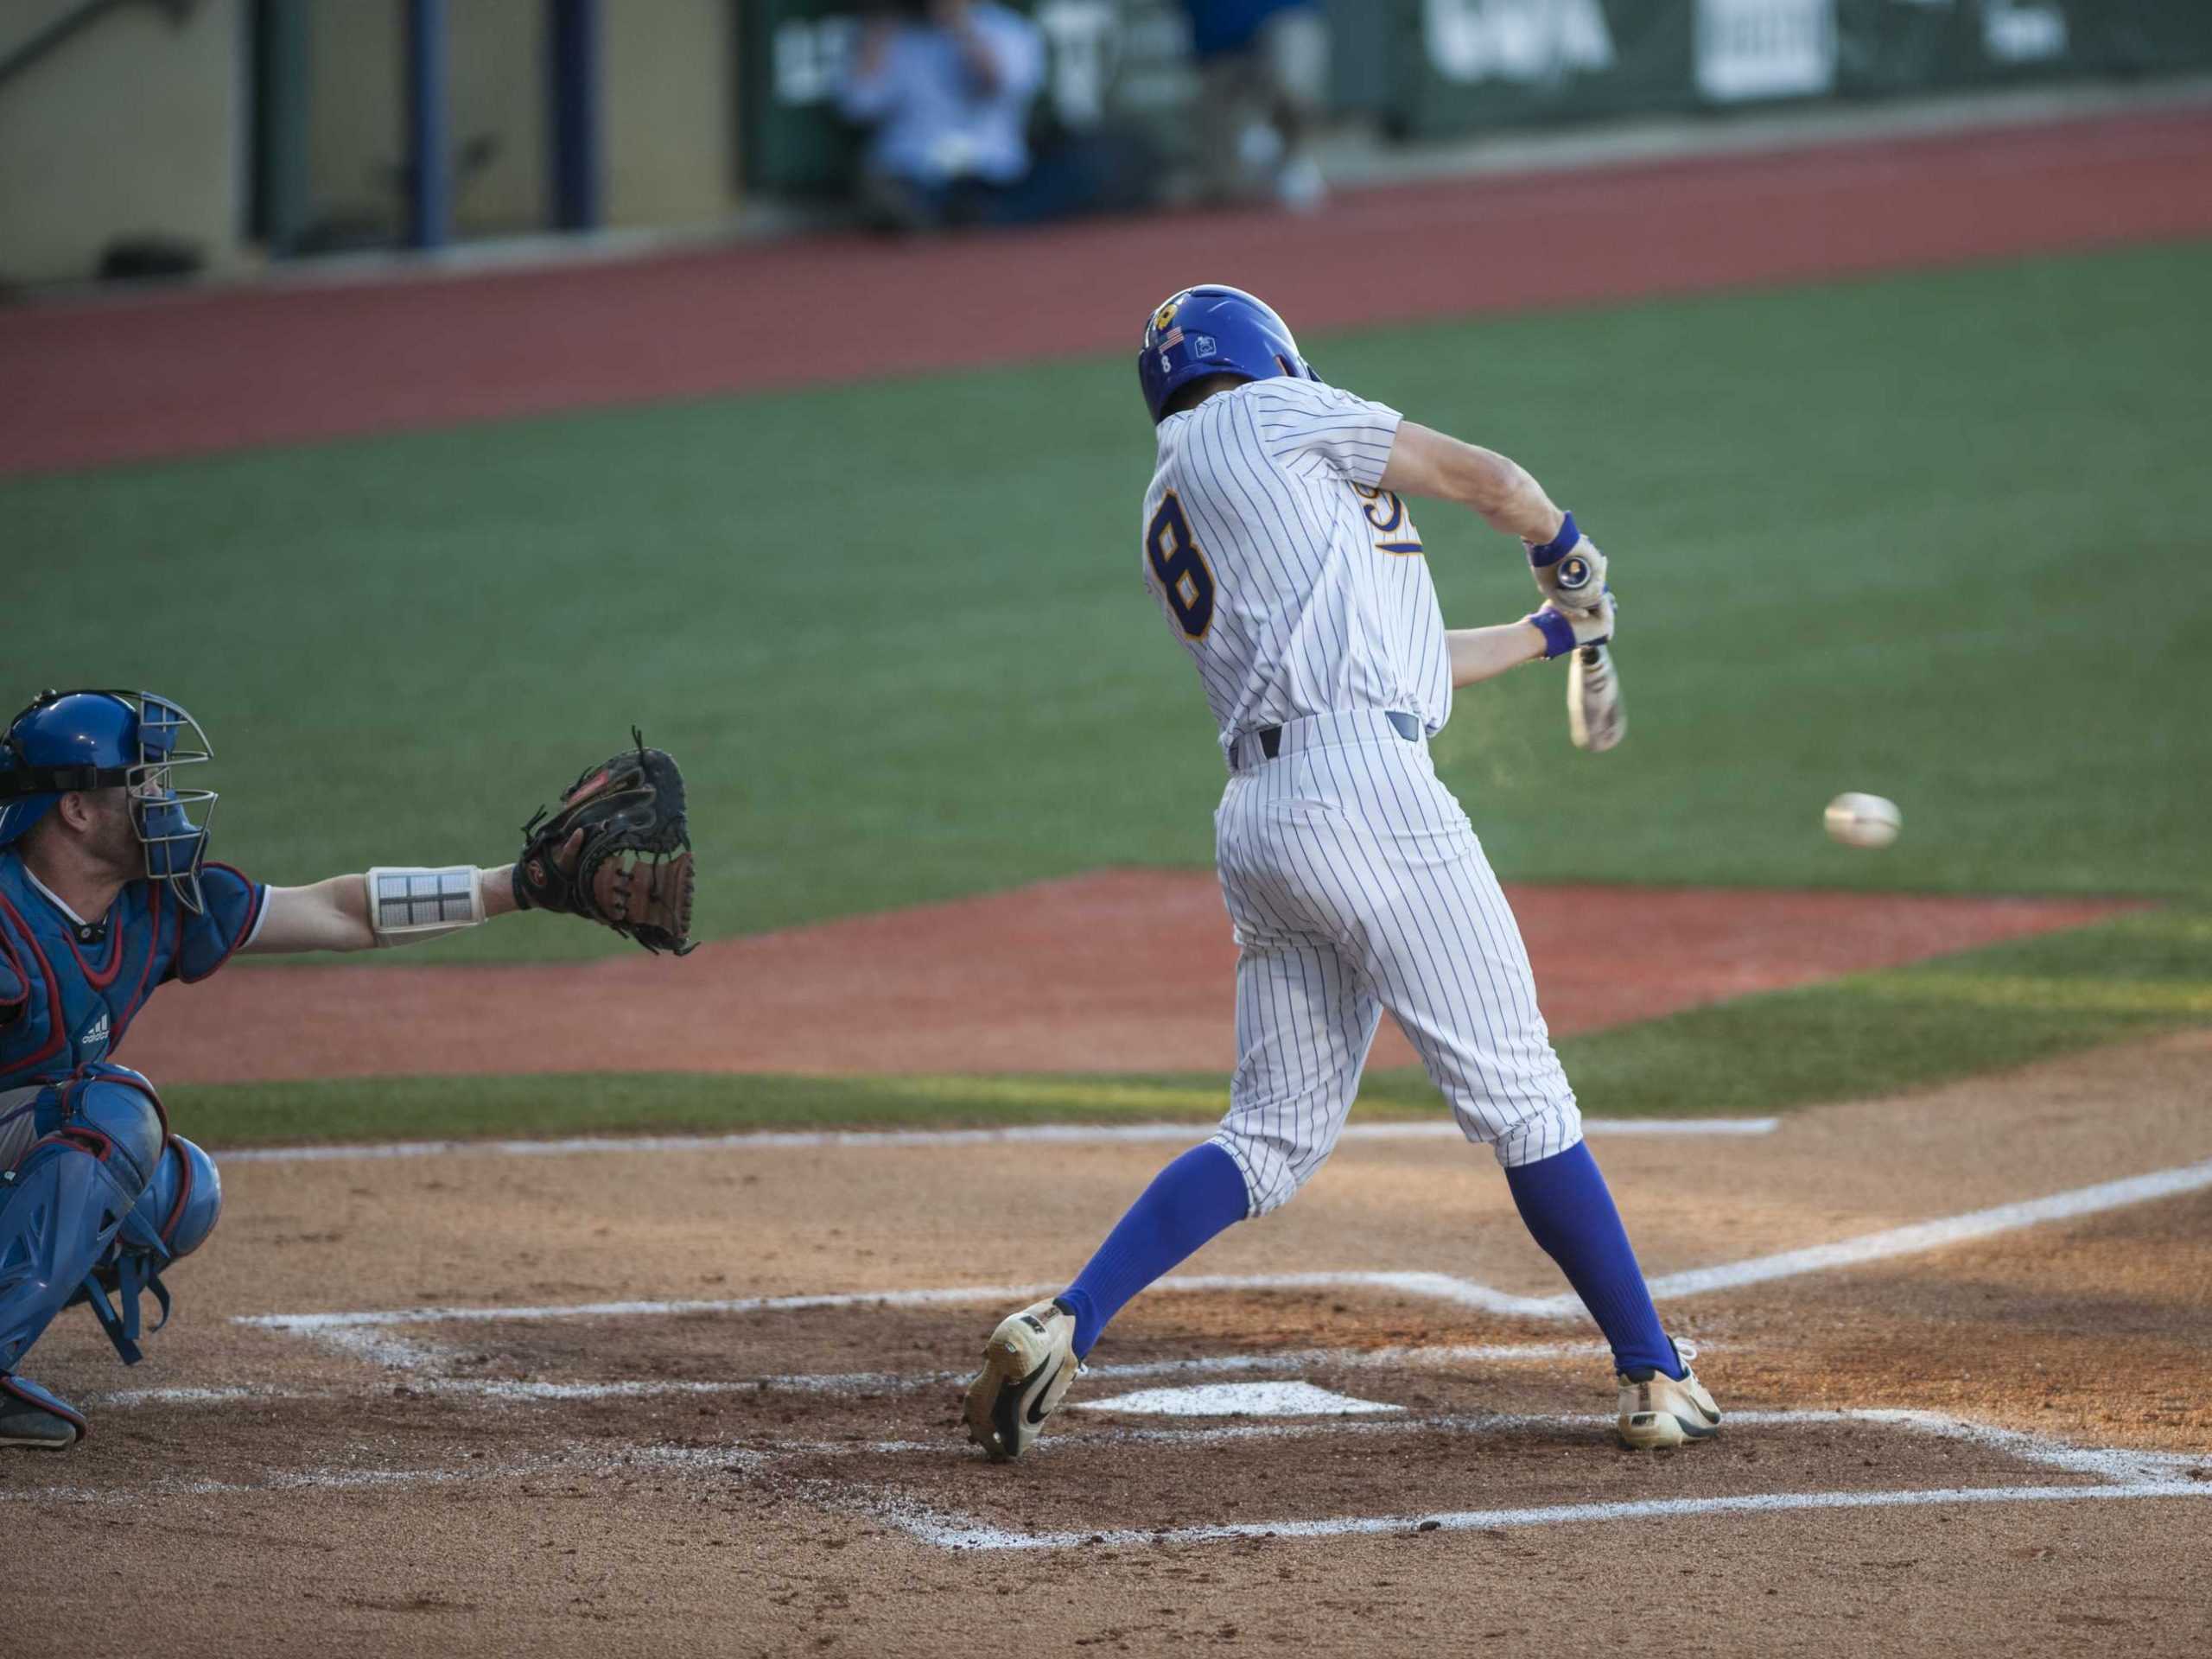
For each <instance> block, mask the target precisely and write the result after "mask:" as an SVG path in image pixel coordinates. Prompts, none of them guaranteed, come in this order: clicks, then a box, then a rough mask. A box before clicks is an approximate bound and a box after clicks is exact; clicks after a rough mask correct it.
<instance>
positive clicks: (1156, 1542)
mask: <svg viewBox="0 0 2212 1659" xmlns="http://www.w3.org/2000/svg"><path fill="white" fill-rule="evenodd" d="M2145 1497H2198V1498H2202V1497H2212V1486H2208V1485H2205V1484H2200V1483H2197V1482H2194V1481H2187V1480H2177V1481H2163V1482H2158V1483H2156V1484H2149V1483H2145V1484H2132V1485H2118V1486H1949V1487H1940V1488H1934V1489H1929V1488H1916V1489H1911V1490H1907V1491H1875V1492H1842V1491H1809V1492H1752V1493H1745V1494H1742V1495H1739V1496H1736V1497H1669V1498H1643V1499H1638V1500H1636V1501H1634V1502H1624V1503H1560V1504H1551V1505H1546V1506H1541V1507H1538V1508H1534V1509H1522V1510H1452V1511H1447V1512H1445V1513H1443V1514H1436V1515H1388V1516H1338V1517H1335V1518H1332V1519H1329V1520H1324V1521H1253V1522H1236V1523H1230V1524H1224V1525H1220V1526H1204V1527H1173V1528H1162V1529H1159V1530H1156V1531H1130V1530H1122V1531H1116V1532H1054V1533H1021V1532H1007V1531H1003V1530H1001V1529H998V1528H995V1527H987V1526H982V1525H979V1524H976V1523H975V1522H968V1521H964V1520H962V1519H959V1518H957V1517H945V1516H938V1515H937V1514H935V1513H934V1512H932V1511H929V1510H918V1509H914V1508H911V1507H909V1506H906V1505H903V1504H886V1505H883V1506H881V1507H880V1508H876V1509H872V1510H869V1511H868V1512H869V1513H870V1514H871V1515H873V1516H875V1517H876V1518H877V1519H879V1520H882V1521H886V1522H889V1523H890V1524H891V1525H893V1526H895V1527H897V1528H899V1529H900V1530H901V1531H904V1532H906V1533H909V1534H911V1535H913V1536H914V1537H916V1538H918V1539H919V1540H921V1541H923V1542H924V1543H928V1544H935V1545H937V1546H938V1548H944V1549H969V1550H1009V1549H1011V1550H1032V1549H1072V1548H1081V1547H1082V1546H1084V1545H1090V1546H1093V1547H1096V1546H1100V1545H1103V1546H1106V1547H1109V1548H1115V1547H1126V1546H1128V1545H1135V1544H1141V1545H1148V1546H1153V1547H1155V1548H1156V1547H1159V1546H1161V1545H1173V1544H1201V1543H1216V1542H1220V1541H1225V1540H1229V1539H1236V1538H1283V1539H1294V1538H1337V1537H1344V1536H1347V1535H1361V1534H1367V1535H1373V1534H1377V1533H1386V1534H1387V1533H1412V1532H1424V1531H1425V1532H1436V1531H1444V1532H1466V1531H1483V1530H1488V1529H1500V1530H1502V1529H1507V1528H1517V1527H1540V1526H1560V1525H1566V1524H1569V1523H1571V1522H1578V1521H1583V1522H1588V1521H1647V1520H1671V1519H1681V1518H1688V1517H1692V1516H1708V1515H1729V1514H1746V1513H1768V1514H1773V1513H1778V1512H1783V1511H1787V1510H1859V1509H1891V1508H1904V1507H1910V1506H1915V1505H1922V1504H1935V1503H2080V1502H2084V1501H2096V1500H2105V1501H2113V1500H2118V1499H2126V1498H2145Z"/></svg>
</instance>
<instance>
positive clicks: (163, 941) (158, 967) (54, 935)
mask: <svg viewBox="0 0 2212 1659" xmlns="http://www.w3.org/2000/svg"><path fill="white" fill-rule="evenodd" d="M200 890H201V892H202V893H204V894H205V895H206V901H207V909H206V911H205V912H204V913H202V914H200V915H197V916H195V915H194V914H193V913H192V912H190V911H188V910H187V909H185V908H184V906H181V905H180V904H178V903H177V901H176V897H175V894H174V893H171V892H170V891H169V888H168V883H167V882H166V881H144V880H140V881H132V882H130V883H129V884H128V885H126V886H125V887H124V889H123V891H122V893H120V894H118V896H117V898H116V900H115V903H114V904H113V905H112V906H110V907H109V910H108V913H107V914H106V915H105V917H102V918H99V920H98V921H97V922H95V923H92V925H86V923H85V922H81V921H79V920H77V919H76V918H73V917H72V916H71V915H70V913H69V912H68V911H67V910H66V909H65V908H64V907H63V906H62V904H61V902H60V899H56V898H54V895H53V894H52V893H48V891H47V890H46V889H45V887H42V886H41V884H40V882H39V881H38V880H37V878H36V877H35V876H34V875H32V874H31V873H30V872H29V870H27V869H25V868H23V861H22V857H21V856H20V855H18V854H17V853H16V850H15V849H13V848H10V849H6V850H4V851H0V1001H5V1002H9V1003H12V1004H13V1006H14V1009H15V1017H14V1018H13V1019H11V1020H8V1021H7V1023H6V1024H4V1025H0V1090H8V1089H13V1088H16V1087H19V1086H20V1085H22V1084H28V1083H30V1082H32V1081H33V1080H35V1079H36V1078H40V1077H65V1076H67V1074H69V1073H70V1072H72V1071H75V1070H76V1069H77V1068H78V1067H79V1066H81V1065H87V1064H89V1063H90V1062H92V1061H93V1060H104V1059H108V1058H111V1057H112V1056H113V1055H114V1054H115V1052H116V1051H117V1050H118V1049H119V1048H121V1047H122V1046H123V1037H124V1033H125V1032H126V1031H128V1030H129V1029H130V1021H131V1020H132V1019H133V1018H135V1017H136V1016H137V1013H138V1010H139V1009H140V1008H142V1007H145V1005H146V999H147V998H148V997H149V996H151V995H153V994H154V988H155V987H156V986H157V985H162V984H166V983H167V982H168V981H170V980H172V979H179V980H183V981H184V982H187V983H190V982H192V981H194V980H200V979H205V978H207V976H208V975H210V974H212V973H213V972H214V971H215V970H216V969H218V968H220V967H221V966H222V965H223V964H224V963H226V962H228V961H229V960H230V959H231V957H232V953H233V952H235V951H236V950H238V948H239V947H240V946H241V945H243V944H246V943H247V942H248V941H250V940H251V938H253V936H254V933H255V931H256V930H257V928H258V927H259V926H260V924H261V918H262V915H263V913H264V910H265V909H266V907H267V900H268V896H269V889H268V888H267V887H264V886H263V885H262V884H261V883H259V882H257V881H251V880H247V879H246V878H245V876H243V875H241V874H238V871H236V870H234V869H232V868H231V867H230V866H229V865H227V864H209V865H207V867H206V868H205V870H204V871H203V873H202V874H201V877H200ZM6 1013H7V1009H6V1008H3V1007H0V1016H4V1015H5V1014H6Z"/></svg>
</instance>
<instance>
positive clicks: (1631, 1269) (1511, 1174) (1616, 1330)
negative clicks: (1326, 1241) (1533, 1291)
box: [1505, 1141, 1682, 1376]
mask: <svg viewBox="0 0 2212 1659" xmlns="http://www.w3.org/2000/svg"><path fill="white" fill-rule="evenodd" d="M1505 1184H1506V1185H1508V1186H1510V1187H1511V1188H1512V1189H1513V1202H1514V1203H1515V1205H1517V1206H1518V1207H1519V1209H1520V1211H1521V1219H1522V1221H1523V1222H1525V1223H1527V1224H1528V1227H1529V1232H1530V1233H1531V1234H1532V1235H1533V1236H1535V1241H1536V1243H1538V1244H1540V1245H1541V1246H1542V1247H1543V1251H1544V1254H1545V1255H1548V1256H1549V1257H1551V1259H1552V1260H1553V1261H1554V1262H1558V1263H1559V1265H1560V1271H1561V1272H1563V1273H1565V1274H1567V1283H1569V1284H1571V1285H1573V1287H1574V1294H1576V1295H1578V1296H1580V1298H1581V1299H1582V1305H1583V1306H1585V1307H1586V1308H1588V1309H1589V1310H1590V1313H1591V1316H1592V1318H1593V1319H1596V1320H1597V1321H1598V1328H1599V1330H1601V1331H1603V1332H1605V1340H1606V1341H1607V1342H1609V1343H1611V1344H1612V1345H1613V1369H1614V1370H1618V1371H1630V1372H1632V1371H1643V1370H1660V1371H1663V1372H1665V1373H1666V1375H1668V1376H1681V1374H1682V1363H1681V1360H1680V1359H1679V1358H1678V1357H1676V1356H1675V1344H1673V1343H1671V1342H1669V1341H1668V1340H1667V1333H1666V1332H1664V1331H1663V1330H1662V1329H1661V1328H1660V1325H1659V1312H1658V1310H1657V1309H1656V1308H1655V1307H1653V1306H1651V1293H1650V1291H1649V1290H1648V1289H1646V1288H1645V1287H1644V1283H1643V1270H1642V1269H1641V1268H1638V1267H1637V1265H1636V1252H1635V1250H1634V1249H1630V1245H1629V1242H1628V1233H1627V1230H1625V1229H1624V1228H1623V1227H1622V1225H1621V1217H1620V1211H1618V1210H1616V1209H1614V1208H1613V1195H1612V1194H1611V1192H1607V1191H1606V1189H1605V1177H1604V1176H1603V1175H1602V1174H1600V1173H1599V1171H1598V1160H1596V1159H1594V1158H1592V1156H1591V1155H1590V1148H1589V1147H1587V1146H1586V1145H1585V1144H1583V1143H1582V1142H1581V1141H1576V1142H1575V1143H1574V1145H1573V1146H1572V1147H1568V1148H1567V1150H1566V1151H1565V1152H1562V1153H1559V1154H1555V1155H1554V1156H1553V1157H1549V1158H1540V1159H1538V1160H1536V1161H1535V1163H1533V1164H1522V1165H1519V1166H1516V1167H1512V1168H1509V1169H1508V1170H1507V1171H1506V1172H1505Z"/></svg>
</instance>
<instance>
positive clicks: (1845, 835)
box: [1821, 792, 1904, 847]
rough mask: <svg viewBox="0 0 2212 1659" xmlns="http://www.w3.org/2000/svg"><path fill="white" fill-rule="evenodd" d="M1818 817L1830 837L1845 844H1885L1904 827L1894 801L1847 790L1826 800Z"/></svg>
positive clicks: (1855, 845)
mask: <svg viewBox="0 0 2212 1659" xmlns="http://www.w3.org/2000/svg"><path fill="white" fill-rule="evenodd" d="M1821 823H1824V824H1826V825H1827V832H1828V838H1829V839H1830V840H1831V841H1840V842H1842V843H1843V844H1844V845H1845V846H1847V847H1886V846H1888V845H1889V844H1890V843H1891V842H1893V841H1895V840H1896V839H1897V831H1898V830H1899V829H1902V828H1904V814H1903V813H1901V812H1899V811H1898V810H1897V803H1896V802H1895V801H1885V800H1884V799H1883V798H1881V797H1880V796H1879V795H1860V794H1858V793H1856V792H1849V793H1846V794H1842V795H1839V796H1837V797H1836V798H1835V799H1834V800H1832V801H1830V802H1829V803H1828V809H1827V811H1826V812H1824V813H1822V814H1821Z"/></svg>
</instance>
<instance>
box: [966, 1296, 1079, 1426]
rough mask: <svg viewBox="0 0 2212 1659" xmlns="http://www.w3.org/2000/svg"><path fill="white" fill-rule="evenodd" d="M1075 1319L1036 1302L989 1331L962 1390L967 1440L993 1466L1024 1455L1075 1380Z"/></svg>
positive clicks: (1054, 1304) (1056, 1307)
mask: <svg viewBox="0 0 2212 1659" xmlns="http://www.w3.org/2000/svg"><path fill="white" fill-rule="evenodd" d="M1075 1373H1076V1357H1075V1315H1074V1314H1073V1313H1071V1312H1070V1311H1069V1310H1068V1309H1067V1308H1065V1307H1064V1306H1061V1305H1060V1304H1059V1303H1058V1302H1057V1301H1051V1302H1038V1303H1035V1304H1034V1305H1033V1306H1028V1307H1025V1308H1023V1309H1022V1310H1021V1312H1020V1313H1015V1314H1013V1315H1011V1316H1010V1317H1008V1318H1007V1319H1003V1320H1001V1322H1000V1324H999V1328H998V1329H997V1330H995V1331H994V1332H991V1340H990V1345H989V1346H988V1347H987V1348H985V1349H984V1350H983V1370H982V1375H980V1376H977V1377H976V1380H975V1382H974V1383H971V1384H970V1385H969V1389H968V1407H967V1416H968V1438H969V1440H973V1441H975V1442H976V1445H978V1446H982V1448H983V1449H984V1450H985V1451H986V1452H989V1453H990V1454H991V1459H992V1461H993V1462H1001V1461H1003V1460H1004V1459H1007V1458H1018V1457H1020V1455H1021V1454H1022V1453H1023V1452H1027V1450H1028V1449H1029V1447H1030V1446H1031V1445H1033V1443H1034V1442H1035V1440H1036V1439H1037V1434H1038V1431H1039V1430H1040V1429H1041V1428H1043V1427H1044V1426H1045V1419H1046V1418H1047V1417H1049V1416H1051V1415H1052V1413H1053V1411H1054V1410H1056V1409H1057V1408H1058V1406H1059V1403H1060V1402H1061V1401H1062V1400H1063V1399H1064V1398H1065V1397H1066V1395H1067V1391H1068V1385H1069V1384H1070V1383H1072V1382H1074V1381H1075Z"/></svg>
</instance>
